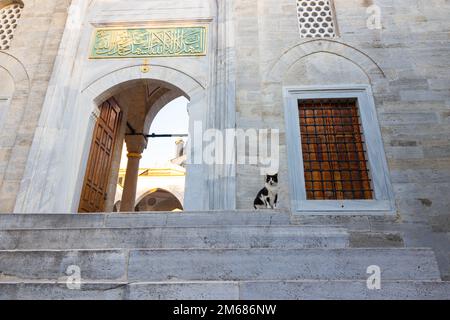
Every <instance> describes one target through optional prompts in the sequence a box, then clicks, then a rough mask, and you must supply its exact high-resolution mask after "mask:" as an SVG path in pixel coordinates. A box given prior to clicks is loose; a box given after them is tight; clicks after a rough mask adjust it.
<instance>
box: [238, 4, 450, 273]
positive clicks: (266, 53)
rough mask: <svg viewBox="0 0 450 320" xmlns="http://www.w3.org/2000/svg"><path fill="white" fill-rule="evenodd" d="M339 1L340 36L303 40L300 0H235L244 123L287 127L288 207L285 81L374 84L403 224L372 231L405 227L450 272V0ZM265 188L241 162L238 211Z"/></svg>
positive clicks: (283, 173) (286, 197) (285, 198)
mask: <svg viewBox="0 0 450 320" xmlns="http://www.w3.org/2000/svg"><path fill="white" fill-rule="evenodd" d="M334 2H335V7H336V16H337V22H338V28H339V36H338V38H336V39H333V40H312V39H301V38H300V36H299V29H298V21H297V13H296V12H297V11H296V10H297V8H296V1H295V0H261V1H253V0H237V1H236V3H235V10H236V13H235V19H236V23H235V30H236V43H237V44H238V45H237V46H236V50H237V54H236V56H237V67H236V69H237V70H238V71H237V113H238V119H237V123H238V126H242V127H255V126H256V127H261V126H263V127H266V128H279V129H280V130H281V132H282V137H281V138H282V139H281V140H282V142H281V144H282V146H281V152H282V160H281V170H280V171H281V172H280V173H281V184H282V186H281V189H282V204H281V205H282V206H283V207H286V206H288V203H289V191H288V184H287V179H288V174H289V172H288V170H287V167H286V150H285V149H286V148H285V142H284V135H283V133H284V126H285V125H284V118H283V99H282V88H283V86H284V85H312V86H315V85H321V84H337V85H342V84H354V83H368V84H370V85H371V86H372V89H373V91H374V99H375V102H376V108H377V112H378V117H379V120H380V126H381V130H382V134H383V140H384V147H385V151H386V154H387V158H388V163H389V168H390V176H391V180H392V183H393V187H394V191H395V195H396V202H397V207H398V212H399V219H400V220H401V221H402V222H403V224H402V225H400V224H392V223H389V224H383V223H382V224H370V223H369V224H368V225H367V228H369V229H371V228H372V229H374V228H375V229H377V228H378V229H397V230H401V231H402V232H404V233H405V238H407V239H409V241H406V244H407V245H408V244H414V245H421V246H433V247H435V250H436V252H437V254H438V258H439V259H440V262H441V266H442V269H443V270H442V271H443V273H444V274H446V275H447V276H448V275H449V274H450V270H449V267H448V266H449V260H450V252H449V250H448V248H449V247H450V242H449V237H450V209H449V208H450V200H449V197H448V196H447V195H448V194H450V179H449V178H450V121H449V119H450V114H449V111H448V110H449V106H450V90H449V88H450V73H449V71H448V70H449V67H450V39H449V36H448V35H449V30H450V23H449V22H448V16H449V15H450V4H449V2H448V1H444V0H435V1H421V0H408V1H406V0H405V1H387V0H379V1H362V0H360V1H356V0H351V1H350V0H335V1H334ZM372 4H376V5H378V6H380V7H381V13H382V16H381V17H382V25H383V28H382V30H370V29H369V28H368V27H367V25H366V21H367V18H368V17H369V14H368V13H367V12H366V10H367V7H368V6H370V5H372ZM256 62H259V63H256ZM352 66H353V67H352ZM351 68H352V69H351ZM357 69H359V70H357ZM376 69H378V70H376ZM349 70H354V71H352V72H350V73H349ZM361 71H362V72H361ZM262 185H263V179H262V177H261V176H259V174H258V169H257V168H256V167H253V166H240V167H239V168H238V174H237V188H238V194H237V203H238V208H240V209H245V208H250V207H251V205H252V201H253V197H254V196H255V194H256V192H257V191H258V190H259V189H260V188H261V186H262ZM355 221H356V219H355ZM347 226H349V227H352V223H351V222H349V223H347Z"/></svg>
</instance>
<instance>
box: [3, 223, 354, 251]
mask: <svg viewBox="0 0 450 320" xmlns="http://www.w3.org/2000/svg"><path fill="white" fill-rule="evenodd" d="M348 246H349V234H348V233H347V232H346V230H344V229H339V228H329V227H301V226H255V227H246V226H223V227H217V226H209V227H153V228H92V229H88V228H82V229H26V230H0V250H20V249H22V250H31V249H33V250H36V249H37V250H40V249H44V250H45V249H134V248H140V249H189V248H199V249H201V248H220V249H230V248H345V247H348Z"/></svg>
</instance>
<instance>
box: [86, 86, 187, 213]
mask: <svg viewBox="0 0 450 320" xmlns="http://www.w3.org/2000/svg"><path fill="white" fill-rule="evenodd" d="M182 96H183V97H186V98H189V97H188V95H187V94H186V93H184V92H183V91H182V90H181V89H179V88H178V87H176V86H175V85H172V84H170V83H167V82H164V81H161V80H153V79H135V80H131V81H126V82H123V83H120V84H117V85H115V86H113V87H111V88H110V89H108V90H107V92H104V93H103V94H102V95H101V97H102V98H101V99H102V100H100V99H99V98H97V99H96V101H101V102H99V103H98V113H97V119H96V124H95V127H94V130H93V133H92V137H91V144H90V152H89V156H88V158H87V163H86V166H85V167H86V169H85V173H84V182H83V185H82V190H81V196H80V205H79V209H78V211H79V212H81V213H93V212H112V211H114V209H117V208H114V206H115V202H116V201H117V199H116V198H117V196H116V194H117V188H118V187H120V186H118V183H117V181H118V179H119V168H120V164H121V160H122V149H123V148H124V146H125V148H126V150H127V151H128V164H127V165H128V167H127V169H126V176H125V177H121V178H122V179H123V180H124V181H125V182H124V183H123V185H122V186H123V190H122V191H121V193H122V205H121V209H120V210H125V209H124V208H128V209H126V211H132V210H133V209H134V208H135V207H134V199H135V198H136V193H137V187H136V186H137V184H138V181H137V180H138V179H139V178H140V177H139V176H140V171H141V169H140V167H139V160H136V158H139V157H142V154H143V152H144V150H145V149H146V147H147V145H148V137H147V135H148V134H149V129H150V126H151V124H152V122H153V120H154V119H155V117H156V115H157V114H158V113H159V112H160V111H161V109H163V108H164V107H165V106H166V105H167V104H168V103H170V102H171V101H172V100H174V99H176V98H178V97H182ZM136 141H137V142H136ZM148 152H151V145H150V149H149V151H148ZM132 161H133V163H136V161H137V162H138V165H137V168H134V171H130V170H129V167H130V166H132V164H130V162H132ZM133 165H134V164H133ZM146 169H151V168H146ZM133 180H136V181H134V182H133ZM122 182H123V181H122ZM133 183H134V186H133ZM133 188H134V189H133ZM130 194H134V196H133V197H134V198H133V200H131V199H129V201H127V200H126V198H130V197H131V196H130ZM163 198H164V197H163ZM131 201H133V203H131V204H129V202H131ZM169 202H170V201H169V200H168V199H166V200H164V201H162V204H161V203H159V204H158V206H157V208H156V207H155V208H156V209H158V208H169V209H170V205H174V206H175V204H174V203H173V202H170V205H165V204H164V203H169ZM182 207H183V206H182V204H181V203H180V202H179V201H178V203H177V204H176V206H175V207H174V208H173V210H175V209H179V210H181V209H182ZM140 208H141V207H139V206H137V207H136V209H140ZM145 208H149V209H152V208H153V207H149V206H147V207H145ZM141 209H142V208H141ZM167 210H168V209H167ZM167 210H165V211H167ZM141 211H142V210H141ZM158 211H160V209H158ZM169 211H172V210H169Z"/></svg>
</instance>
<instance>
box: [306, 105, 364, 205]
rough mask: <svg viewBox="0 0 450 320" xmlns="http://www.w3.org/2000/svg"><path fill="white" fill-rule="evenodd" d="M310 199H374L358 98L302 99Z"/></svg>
mask: <svg viewBox="0 0 450 320" xmlns="http://www.w3.org/2000/svg"><path fill="white" fill-rule="evenodd" d="M298 108H299V116H300V132H301V138H302V139H301V140H302V152H303V163H304V170H305V184H306V193H307V199H308V200H369V199H373V189H372V184H371V179H370V173H369V168H368V162H367V158H366V152H365V147H364V143H365V142H364V137H363V132H362V127H361V122H360V116H359V111H358V106H357V101H356V100H355V99H344V100H342V99H341V100H337V99H333V100H300V101H299V105H298Z"/></svg>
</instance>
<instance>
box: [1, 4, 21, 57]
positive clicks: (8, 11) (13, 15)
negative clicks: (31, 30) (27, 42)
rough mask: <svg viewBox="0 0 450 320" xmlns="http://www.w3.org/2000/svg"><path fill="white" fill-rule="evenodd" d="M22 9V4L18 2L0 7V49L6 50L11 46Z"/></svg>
mask: <svg viewBox="0 0 450 320" xmlns="http://www.w3.org/2000/svg"><path fill="white" fill-rule="evenodd" d="M22 9H23V5H22V4H19V3H13V4H9V5H7V6H5V7H3V8H0V50H8V49H9V47H10V46H11V41H12V39H13V37H14V31H15V29H16V27H17V24H18V22H19V19H20V16H21V15H22Z"/></svg>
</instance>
